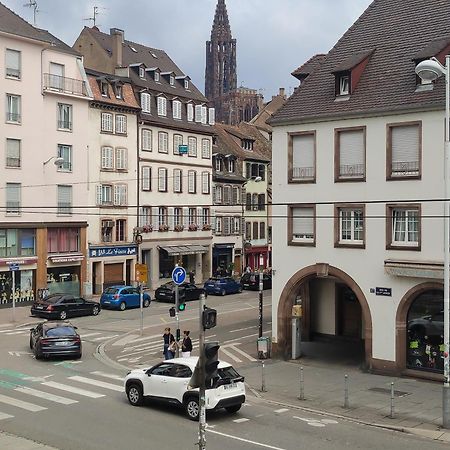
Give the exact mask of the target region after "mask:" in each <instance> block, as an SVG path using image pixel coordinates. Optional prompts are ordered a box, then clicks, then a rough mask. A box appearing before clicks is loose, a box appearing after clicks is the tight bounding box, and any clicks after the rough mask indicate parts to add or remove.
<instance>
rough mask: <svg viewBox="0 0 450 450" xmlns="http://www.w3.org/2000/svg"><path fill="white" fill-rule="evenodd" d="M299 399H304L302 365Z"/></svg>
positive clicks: (301, 369) (301, 368)
mask: <svg viewBox="0 0 450 450" xmlns="http://www.w3.org/2000/svg"><path fill="white" fill-rule="evenodd" d="M298 399H299V400H305V379H304V377H303V367H300V396H299V397H298Z"/></svg>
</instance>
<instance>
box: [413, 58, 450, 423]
mask: <svg viewBox="0 0 450 450" xmlns="http://www.w3.org/2000/svg"><path fill="white" fill-rule="evenodd" d="M416 74H417V75H418V76H419V77H420V78H421V79H422V80H423V81H424V82H426V83H431V82H433V81H434V80H437V79H438V78H439V77H441V76H442V75H444V76H445V86H446V89H445V148H444V164H445V168H444V387H443V392H442V425H443V427H444V428H450V366H449V362H450V361H449V349H450V342H449V341H450V329H449V325H450V324H449V310H450V297H449V295H450V291H449V288H450V279H449V278H450V268H449V264H450V253H449V252H450V248H449V244H450V242H449V241H450V217H449V215H450V203H449V198H450V192H449V188H450V165H449V163H450V155H449V153H450V55H447V56H446V58H445V66H443V65H442V64H441V63H440V62H439V61H438V60H437V59H436V58H431V59H428V60H426V61H422V62H421V63H419V64H418V65H417V67H416Z"/></svg>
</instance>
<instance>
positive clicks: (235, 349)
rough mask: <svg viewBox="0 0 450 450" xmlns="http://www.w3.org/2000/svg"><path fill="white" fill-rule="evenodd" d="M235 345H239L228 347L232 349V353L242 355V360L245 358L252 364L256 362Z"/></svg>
mask: <svg viewBox="0 0 450 450" xmlns="http://www.w3.org/2000/svg"><path fill="white" fill-rule="evenodd" d="M236 345H240V344H235V345H230V348H232V349H233V350H234V351H236V352H238V353H239V354H240V355H242V356H243V357H244V358H247V359H248V360H250V361H253V362H255V361H257V360H256V359H255V358H253V356H251V355H249V354H248V353H245V352H244V351H243V350H241V349H240V348H237V347H236Z"/></svg>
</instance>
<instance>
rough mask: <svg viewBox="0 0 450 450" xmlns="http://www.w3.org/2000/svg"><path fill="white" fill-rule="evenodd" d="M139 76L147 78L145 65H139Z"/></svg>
mask: <svg viewBox="0 0 450 450" xmlns="http://www.w3.org/2000/svg"><path fill="white" fill-rule="evenodd" d="M139 77H141V78H142V79H145V69H144V68H143V67H139Z"/></svg>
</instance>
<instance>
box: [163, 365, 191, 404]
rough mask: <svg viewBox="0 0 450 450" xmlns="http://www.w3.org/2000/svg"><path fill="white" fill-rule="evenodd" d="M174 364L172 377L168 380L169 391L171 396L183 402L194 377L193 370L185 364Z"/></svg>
mask: <svg viewBox="0 0 450 450" xmlns="http://www.w3.org/2000/svg"><path fill="white" fill-rule="evenodd" d="M172 366H173V367H172V370H171V372H170V379H169V380H168V382H167V392H168V396H169V397H171V398H174V399H176V400H178V401H179V402H180V403H181V402H182V401H183V395H184V394H185V392H186V391H187V385H188V383H189V381H190V379H191V377H192V370H191V369H190V368H189V367H188V366H186V365H184V364H172Z"/></svg>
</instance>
